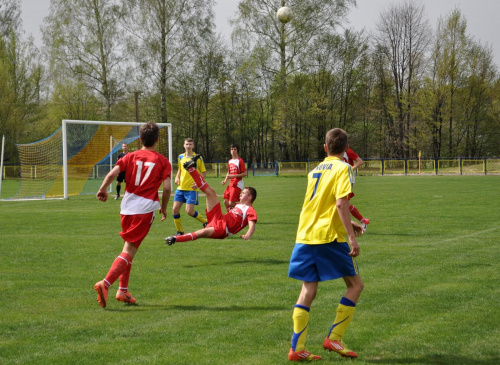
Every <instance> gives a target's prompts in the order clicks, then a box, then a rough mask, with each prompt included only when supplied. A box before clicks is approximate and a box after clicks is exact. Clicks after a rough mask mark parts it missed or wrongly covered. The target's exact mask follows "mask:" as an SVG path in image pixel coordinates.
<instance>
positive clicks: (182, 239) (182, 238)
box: [175, 232, 198, 242]
mask: <svg viewBox="0 0 500 365" xmlns="http://www.w3.org/2000/svg"><path fill="white" fill-rule="evenodd" d="M197 239H198V236H197V235H196V233H194V232H193V233H186V234H183V235H180V236H177V237H175V242H186V241H194V240H197Z"/></svg>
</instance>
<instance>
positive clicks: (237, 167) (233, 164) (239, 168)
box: [227, 157, 247, 189]
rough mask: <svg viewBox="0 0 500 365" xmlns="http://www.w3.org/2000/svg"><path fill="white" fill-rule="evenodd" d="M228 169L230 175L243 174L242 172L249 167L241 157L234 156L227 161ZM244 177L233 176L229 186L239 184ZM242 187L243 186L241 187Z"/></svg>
mask: <svg viewBox="0 0 500 365" xmlns="http://www.w3.org/2000/svg"><path fill="white" fill-rule="evenodd" d="M227 171H228V172H229V175H237V174H241V173H242V172H245V171H247V168H246V166H245V162H244V161H243V159H242V158H241V157H238V158H232V159H230V160H229V162H228V163H227ZM242 179H243V178H241V177H233V178H232V179H231V181H230V182H229V186H237V187H239V186H238V183H239V182H240V181H241V180H242ZM240 189H242V187H240Z"/></svg>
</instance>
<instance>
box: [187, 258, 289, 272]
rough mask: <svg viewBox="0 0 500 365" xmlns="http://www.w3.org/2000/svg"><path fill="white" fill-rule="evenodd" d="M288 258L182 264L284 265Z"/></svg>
mask: <svg viewBox="0 0 500 365" xmlns="http://www.w3.org/2000/svg"><path fill="white" fill-rule="evenodd" d="M288 263H289V261H288V260H276V259H259V258H255V259H246V260H234V261H226V262H224V263H221V262H217V263H200V264H199V265H184V267H185V268H186V269H193V268H196V267H203V266H221V265H244V264H260V265H285V264H288Z"/></svg>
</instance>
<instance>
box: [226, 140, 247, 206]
mask: <svg viewBox="0 0 500 365" xmlns="http://www.w3.org/2000/svg"><path fill="white" fill-rule="evenodd" d="M239 152H240V148H239V147H238V145H237V144H232V145H231V157H232V158H231V159H230V160H229V161H228V163H227V174H226V178H225V179H224V180H223V181H222V185H225V184H226V182H227V180H229V179H230V181H229V185H228V186H227V187H226V190H224V205H225V206H226V210H227V211H229V210H230V209H232V208H234V206H235V205H236V203H237V202H239V201H240V193H241V190H243V187H244V186H245V184H244V183H243V177H245V176H247V168H246V166H245V162H244V161H243V159H242V158H241V157H239Z"/></svg>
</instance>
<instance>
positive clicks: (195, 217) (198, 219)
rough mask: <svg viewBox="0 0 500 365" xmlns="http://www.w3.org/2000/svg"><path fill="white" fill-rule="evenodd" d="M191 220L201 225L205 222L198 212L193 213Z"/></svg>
mask: <svg viewBox="0 0 500 365" xmlns="http://www.w3.org/2000/svg"><path fill="white" fill-rule="evenodd" d="M193 218H194V219H196V220H197V221H199V222H201V223H206V222H207V220H206V219H205V218H203V217H202V216H201V215H200V214H198V212H196V211H195V212H194V215H193Z"/></svg>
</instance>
